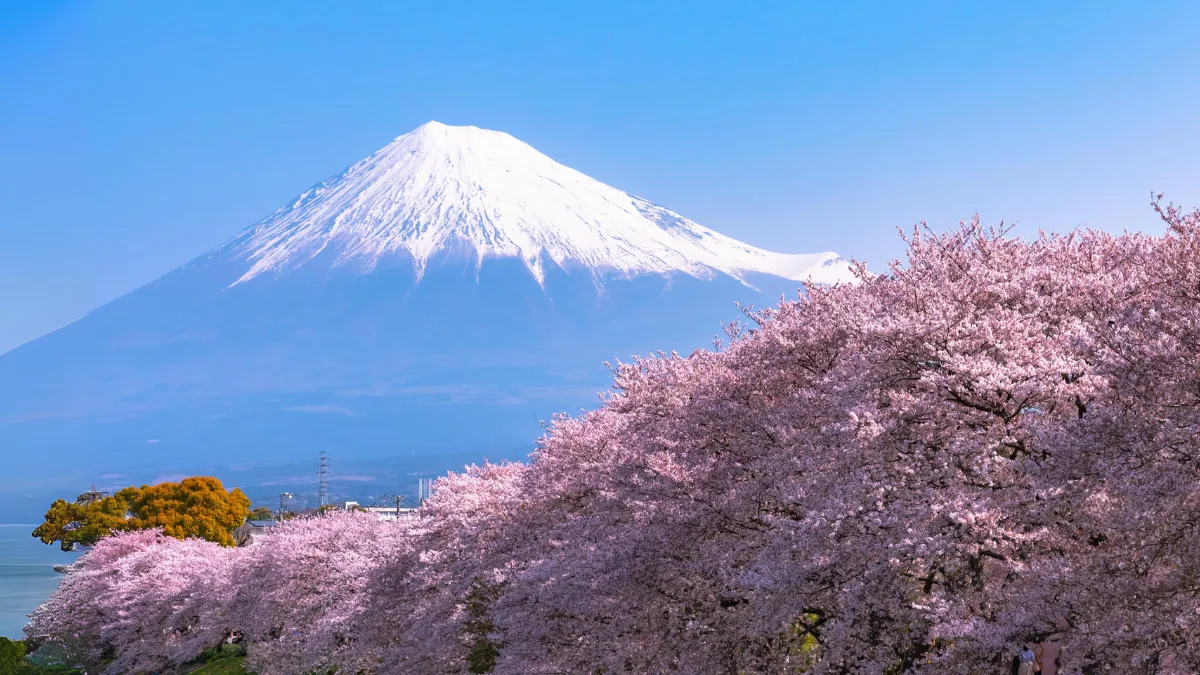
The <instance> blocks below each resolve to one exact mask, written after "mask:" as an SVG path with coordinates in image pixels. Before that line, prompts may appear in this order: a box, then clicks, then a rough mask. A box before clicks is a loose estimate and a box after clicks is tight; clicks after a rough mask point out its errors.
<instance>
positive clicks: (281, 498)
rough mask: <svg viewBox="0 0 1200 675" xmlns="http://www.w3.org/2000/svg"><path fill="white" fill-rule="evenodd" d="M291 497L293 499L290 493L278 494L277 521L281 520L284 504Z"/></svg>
mask: <svg viewBox="0 0 1200 675" xmlns="http://www.w3.org/2000/svg"><path fill="white" fill-rule="evenodd" d="M292 497H293V495H292V493H290V492H280V493H279V520H283V506H284V504H285V503H286V502H287V500H289V499H291V498H292Z"/></svg>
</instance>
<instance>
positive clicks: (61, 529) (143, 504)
mask: <svg viewBox="0 0 1200 675" xmlns="http://www.w3.org/2000/svg"><path fill="white" fill-rule="evenodd" d="M249 513H250V500H249V499H248V498H247V497H246V495H244V494H242V491H241V490H239V489H237V488H234V489H233V490H232V491H226V490H225V487H224V486H223V485H221V481H219V480H217V479H216V478H211V477H194V478H185V479H183V480H182V481H180V482H178V483H159V484H158V485H143V486H142V487H140V488H138V487H128V488H125V489H124V490H121V491H120V492H118V493H117V494H115V495H112V496H111V497H104V498H103V499H95V500H84V499H82V498H81V499H80V500H78V501H76V502H75V503H71V502H68V501H66V500H63V499H59V500H57V501H55V502H54V504H52V505H51V506H50V510H49V511H47V512H46V518H45V521H44V522H43V523H42V524H41V525H39V526H38V527H37V529H35V530H34V531H33V536H35V537H37V538H38V539H41V540H42V542H43V543H45V544H51V543H53V542H55V541H57V542H59V543H60V545H61V547H62V548H63V550H67V551H69V550H71V549H72V548H73V547H74V546H75V545H76V544H83V545H85V546H90V545H92V544H95V543H96V542H97V541H99V540H100V539H102V538H103V537H106V536H108V535H109V534H112V533H113V532H122V531H129V530H147V529H151V528H155V527H161V528H163V532H164V533H166V534H167V535H169V536H172V537H176V538H178V539H185V538H188V537H195V538H199V539H206V540H208V541H211V542H215V543H218V544H222V545H224V546H233V545H234V544H235V542H234V539H233V528H235V527H237V526H238V525H241V524H242V522H243V521H245V520H246V516H247V515H249Z"/></svg>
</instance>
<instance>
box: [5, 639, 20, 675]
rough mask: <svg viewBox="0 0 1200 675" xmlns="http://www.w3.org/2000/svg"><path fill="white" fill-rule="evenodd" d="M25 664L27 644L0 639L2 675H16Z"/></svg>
mask: <svg viewBox="0 0 1200 675" xmlns="http://www.w3.org/2000/svg"><path fill="white" fill-rule="evenodd" d="M24 663H25V643H24V642H21V641H20V640H16V641H13V640H9V639H8V638H3V637H0V675H14V674H15V673H17V672H18V671H17V668H19V667H20V666H22V665H24Z"/></svg>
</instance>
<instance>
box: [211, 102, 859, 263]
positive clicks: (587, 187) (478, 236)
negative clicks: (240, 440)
mask: <svg viewBox="0 0 1200 675" xmlns="http://www.w3.org/2000/svg"><path fill="white" fill-rule="evenodd" d="M223 248H226V249H227V252H228V253H231V254H232V255H234V256H236V257H237V258H240V259H243V260H245V261H246V262H247V263H248V268H247V270H246V272H245V274H243V275H242V277H241V278H240V279H239V280H238V283H241V282H245V281H248V280H250V279H253V278H255V277H257V276H260V275H263V274H266V273H276V274H278V273H283V272H286V271H288V270H292V269H295V268H298V267H300V266H302V265H304V264H306V263H308V262H309V261H312V260H313V259H314V258H316V257H317V256H318V255H322V259H326V258H327V257H329V258H331V259H332V260H333V261H334V262H333V264H334V265H335V266H339V267H341V266H353V267H354V268H357V269H359V270H361V271H363V272H369V271H371V270H373V269H374V268H375V267H376V266H377V265H378V264H380V263H381V262H382V261H384V260H385V259H389V258H395V257H399V258H401V259H411V261H412V264H413V265H414V266H415V268H416V270H417V273H418V276H420V274H421V273H422V272H423V271H424V269H425V266H426V265H427V263H428V262H429V261H430V259H432V258H433V257H434V256H435V255H437V254H439V253H444V252H451V251H454V252H460V253H466V254H468V255H471V256H473V257H474V259H475V261H476V264H477V265H482V263H483V261H485V260H486V259H489V258H512V257H515V258H520V259H521V260H522V261H523V262H524V264H525V266H526V267H527V268H528V269H529V271H530V273H531V274H532V275H533V276H534V277H535V278H536V279H537V280H538V282H539V283H541V282H542V281H543V280H544V278H545V270H544V265H545V264H546V263H547V262H553V263H554V264H557V265H559V266H561V267H563V268H571V267H583V268H588V269H590V270H591V271H592V273H593V274H594V275H597V276H599V275H601V274H618V275H622V276H634V275H639V274H650V273H657V274H671V273H684V274H687V275H690V276H693V277H699V278H707V277H709V276H712V275H713V274H714V273H717V272H722V273H725V274H729V275H731V276H734V277H736V278H739V279H743V278H744V277H745V275H746V274H747V273H753V272H758V273H766V274H773V275H777V276H782V277H786V278H789V279H797V280H808V281H814V282H818V283H837V282H846V281H852V280H853V274H852V273H851V272H850V269H849V265H848V264H847V263H846V262H845V261H843V260H842V259H841V258H839V257H838V256H837V254H834V253H818V254H811V255H789V254H781V253H773V252H770V251H765V250H763V249H759V248H756V247H754V246H750V245H749V244H745V243H742V242H740V241H737V240H735V239H731V238H729V237H726V236H724V235H722V234H720V233H717V232H714V231H713V230H710V229H708V228H705V227H703V226H701V225H698V224H696V223H694V222H692V221H690V220H688V219H687V218H684V217H683V216H680V215H679V214H677V213H674V212H672V211H669V210H667V209H665V208H663V207H661V206H658V205H655V204H653V203H651V202H649V201H646V200H644V199H641V198H639V197H635V196H633V195H630V194H628V193H625V192H622V191H621V190H617V189H615V188H612V187H609V186H608V185H605V184H603V183H601V182H599V181H597V180H595V179H592V178H590V177H588V176H586V175H584V174H582V173H580V172H578V171H576V170H574V169H571V168H569V167H566V166H563V165H562V164H559V163H558V162H555V161H554V160H552V159H550V158H549V157H547V156H546V155H543V154H542V153H540V152H538V151H537V150H535V149H533V148H532V147H530V146H529V145H527V144H525V143H523V142H521V141H520V140H517V139H516V138H514V137H512V136H510V135H508V134H506V133H503V132H499V131H490V130H487V129H480V128H478V127H472V126H464V127H453V126H447V125H444V124H440V123H438V122H429V123H427V124H424V125H422V126H420V127H418V128H417V129H416V130H414V131H412V132H410V133H408V134H405V135H403V136H400V137H398V138H396V139H395V140H394V141H392V142H391V143H390V144H388V145H387V146H386V147H384V148H383V149H381V150H379V151H378V152H376V153H375V154H373V155H371V156H370V157H368V158H366V159H364V160H362V161H360V162H358V163H356V164H354V165H353V166H351V167H350V168H349V169H347V170H346V171H345V172H343V173H342V174H341V175H339V176H336V177H334V178H331V179H329V180H326V181H324V182H323V183H321V184H320V185H318V186H316V187H314V188H312V189H310V190H308V191H307V192H305V193H304V194H302V195H300V196H299V197H298V198H297V199H296V200H294V202H293V203H292V204H290V205H288V206H286V207H284V208H282V209H280V210H278V211H277V212H275V213H274V214H272V215H271V216H270V217H268V218H266V219H265V220H263V221H262V222H260V223H258V224H256V225H254V226H253V227H251V228H250V229H248V230H246V231H245V232H244V233H243V234H242V235H240V236H239V237H237V238H236V239H235V240H234V241H232V242H230V244H228V245H227V246H226V247H223Z"/></svg>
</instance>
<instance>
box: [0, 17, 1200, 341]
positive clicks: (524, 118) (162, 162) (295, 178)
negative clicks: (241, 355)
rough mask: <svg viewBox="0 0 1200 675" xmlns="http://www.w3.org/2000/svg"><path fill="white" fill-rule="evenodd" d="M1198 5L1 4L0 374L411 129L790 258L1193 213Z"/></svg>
mask: <svg viewBox="0 0 1200 675" xmlns="http://www.w3.org/2000/svg"><path fill="white" fill-rule="evenodd" d="M1197 25H1200V4H1196V3H1177V4H1171V3H1155V4H1154V5H1153V6H1151V5H1150V4H1149V3H1134V2H1129V3H1109V2H1087V3H1083V2H1079V3H1071V2H1057V3H1000V2H994V3H984V2H978V3H967V2H946V3H878V4H869V3H864V4H857V3H844V2H838V3H832V2H831V3H821V4H818V3H799V2H786V3H769V2H756V3H733V2H729V3H704V2H696V1H692V2H678V3H671V2H654V3H646V2H629V3H617V2H605V3H583V2H580V3H574V2H571V3H565V2H564V3H549V2H535V3H478V4H474V3H453V2H447V3H420V4H417V3H366V2H345V3H329V2H319V3H318V2H313V3H301V2H289V3H242V2H229V3H221V2H204V3H191V2H186V3H185V2H171V3H163V2H144V3H131V2H120V1H117V0H112V1H110V2H103V3H100V2H97V3H55V2H37V3H29V2H20V3H18V2H8V1H7V0H0V130H2V131H0V205H2V208H0V352H3V351H5V350H7V349H9V348H12V347H14V346H16V345H18V344H20V343H22V342H25V341H27V340H30V339H32V338H35V337H37V336H38V335H41V334H43V333H45V332H47V331H49V330H52V329H54V328H56V327H58V326H61V325H63V324H65V323H68V322H70V321H72V320H74V319H75V318H78V317H79V316H81V315H82V314H84V313H85V312H87V311H88V310H90V309H92V308H94V307H96V306H98V305H100V304H102V303H104V302H106V301H108V300H111V299H113V298H115V297H117V296H119V295H121V294H122V293H125V292H127V291H129V290H132V289H133V288H135V287H137V286H139V285H141V284H143V283H146V282H148V281H150V280H152V279H154V278H156V277H157V276H159V275H161V274H163V273H165V272H167V271H169V270H170V269H172V268H173V267H175V266H177V265H179V264H181V263H183V262H185V261H187V260H189V259H190V258H192V257H194V256H196V255H199V254H200V253H202V252H204V251H206V250H207V249H209V248H211V247H213V246H214V245H216V244H218V243H220V242H221V241H223V240H224V239H226V238H228V237H230V236H231V235H233V234H234V233H236V232H237V231H238V230H240V229H242V228H243V227H245V226H247V225H249V224H251V223H252V222H254V221H256V220H258V219H259V218H261V217H263V216H264V215H266V214H268V213H269V212H271V211H272V210H274V209H275V208H276V207H278V206H279V205H280V204H282V203H284V202H285V201H287V200H288V199H289V198H291V197H292V196H294V195H295V194H297V193H299V192H301V191H302V190H303V189H305V188H306V187H308V186H309V185H311V184H313V183H315V182H317V181H318V180H320V179H322V178H324V177H326V176H328V175H330V174H333V173H336V172H338V171H339V170H341V169H342V168H343V167H345V166H346V165H348V164H350V163H351V162H353V161H355V160H357V159H359V158H361V157H363V156H365V155H367V154H369V153H370V152H372V151H373V150H375V149H376V148H378V147H379V146H382V145H384V144H385V143H387V142H388V141H389V140H390V139H391V138H393V137H395V136H397V135H399V134H402V133H405V132H407V131H409V130H411V129H412V128H414V127H416V126H418V125H419V124H421V123H423V122H425V121H428V120H430V119H436V120H439V121H442V122H445V123H448V124H474V125H478V126H483V127H489V128H494V129H500V130H504V131H507V132H509V133H512V134H514V135H516V136H517V137H519V138H521V139H523V140H525V141H527V142H529V143H530V144H532V145H533V146H534V147H537V148H538V149H540V150H542V151H543V152H545V153H547V154H549V155H550V156H551V157H554V158H555V159H557V160H559V161H561V162H563V163H565V164H567V165H569V166H573V167H575V168H577V169H580V170H581V171H583V172H585V173H588V174H590V175H592V176H594V177H596V178H598V179H600V180H602V181H605V182H607V183H609V184H612V185H614V186H617V187H620V188H622V189H625V190H628V191H630V192H633V193H635V194H638V195H641V196H644V197H646V198H648V199H651V200H653V201H655V202H658V203H661V204H663V205H666V206H668V207H669V208H672V209H674V210H676V211H679V212H681V213H683V214H684V215H687V216H688V217H690V218H692V219H694V220H697V221H699V222H701V223H703V224H705V225H707V226H709V227H712V228H714V229H717V230H719V231H721V232H724V233H726V234H729V235H731V236H735V237H738V238H740V239H743V240H746V241H749V242H751V243H753V244H757V245H759V246H763V247H766V248H770V249H774V250H779V251H786V252H808V251H817V250H829V249H832V250H837V251H839V252H841V253H842V254H843V255H846V256H854V257H858V258H860V259H865V260H867V261H869V262H870V263H871V264H872V266H873V267H876V268H879V267H881V266H882V264H883V263H884V261H886V260H887V259H888V258H891V257H895V256H897V255H899V254H900V253H901V246H900V243H899V240H898V238H897V237H896V234H895V230H894V228H895V227H896V226H905V227H907V226H910V225H911V224H913V223H914V222H917V221H919V220H923V219H924V220H928V221H930V223H931V224H932V225H933V226H935V227H937V228H939V229H942V228H945V227H949V226H952V225H953V224H954V223H955V222H957V220H958V219H960V218H967V217H970V215H971V214H972V213H974V212H979V213H980V214H981V215H982V216H983V217H984V219H985V220H987V221H996V220H999V219H1001V218H1003V219H1006V220H1008V221H1014V220H1015V221H1019V223H1020V231H1022V232H1032V231H1033V230H1034V229H1035V228H1038V227H1041V228H1044V229H1049V230H1068V229H1071V228H1073V227H1075V226H1077V225H1080V224H1089V225H1092V226H1097V227H1103V228H1106V229H1112V230H1120V229H1122V228H1130V229H1145V230H1148V231H1155V232H1157V231H1161V228H1160V227H1159V226H1158V224H1157V222H1156V221H1155V219H1154V217H1153V214H1152V213H1151V212H1150V210H1149V209H1148V207H1147V203H1148V199H1149V193H1150V191H1151V190H1161V191H1164V192H1166V193H1167V195H1168V198H1170V199H1174V200H1175V201H1177V202H1180V203H1183V204H1185V205H1188V206H1197V205H1200V168H1197V161H1196V158H1197V157H1200V152H1198V151H1200V133H1198V132H1200V124H1198V123H1197V121H1196V120H1197V119H1200V114H1198V113H1197V112H1196V111H1197V103H1200V101H1198V99H1200V41H1197V40H1196V39H1195V37H1194V31H1195V28H1196V26H1197Z"/></svg>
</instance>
